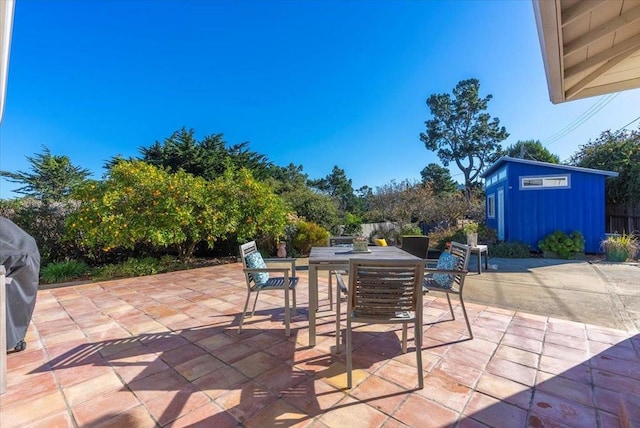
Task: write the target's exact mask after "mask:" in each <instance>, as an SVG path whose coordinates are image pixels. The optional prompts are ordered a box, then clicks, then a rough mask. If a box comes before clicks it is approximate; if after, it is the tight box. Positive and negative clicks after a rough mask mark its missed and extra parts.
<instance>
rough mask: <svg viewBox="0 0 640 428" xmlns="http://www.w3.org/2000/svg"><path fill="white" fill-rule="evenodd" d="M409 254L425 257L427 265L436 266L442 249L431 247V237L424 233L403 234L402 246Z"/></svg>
mask: <svg viewBox="0 0 640 428" xmlns="http://www.w3.org/2000/svg"><path fill="white" fill-rule="evenodd" d="M400 248H402V249H403V250H404V251H406V252H407V253H409V254H413V255H414V256H416V257H420V258H421V259H425V260H426V261H427V262H426V265H427V267H429V266H435V265H436V263H437V262H438V257H440V251H439V250H436V249H433V248H429V237H428V236H424V235H403V236H402V246H401V247H400Z"/></svg>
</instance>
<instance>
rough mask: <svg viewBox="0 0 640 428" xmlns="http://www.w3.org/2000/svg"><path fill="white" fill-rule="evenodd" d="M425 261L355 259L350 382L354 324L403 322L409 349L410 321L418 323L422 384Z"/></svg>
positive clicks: (352, 264)
mask: <svg viewBox="0 0 640 428" xmlns="http://www.w3.org/2000/svg"><path fill="white" fill-rule="evenodd" d="M423 277H424V261H422V260H418V261H414V260H380V259H368V260H363V259H352V260H351V261H350V263H349V287H348V288H349V291H348V309H347V332H346V342H347V356H346V357H347V386H348V388H351V386H352V375H351V372H352V369H353V364H352V358H351V354H352V346H351V335H352V324H353V323H365V324H402V352H405V353H406V352H407V325H408V324H413V325H414V342H415V348H416V360H417V369H418V385H419V387H420V388H421V389H422V388H423V387H424V378H423V372H422V282H423Z"/></svg>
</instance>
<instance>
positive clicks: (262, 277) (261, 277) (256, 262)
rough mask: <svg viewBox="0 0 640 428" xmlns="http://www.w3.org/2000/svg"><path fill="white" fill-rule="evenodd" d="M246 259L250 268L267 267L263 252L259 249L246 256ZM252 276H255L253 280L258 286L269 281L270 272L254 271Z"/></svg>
mask: <svg viewBox="0 0 640 428" xmlns="http://www.w3.org/2000/svg"><path fill="white" fill-rule="evenodd" d="M245 261H246V262H247V267H248V268H249V269H265V268H266V267H267V264H266V263H265V262H264V259H263V258H262V254H260V253H259V252H257V251H256V252H255V253H251V254H249V255H248V256H247V257H245ZM251 276H253V281H254V282H255V283H256V285H257V286H259V285H262V284H264V283H266V282H267V281H269V272H255V273H252V274H251Z"/></svg>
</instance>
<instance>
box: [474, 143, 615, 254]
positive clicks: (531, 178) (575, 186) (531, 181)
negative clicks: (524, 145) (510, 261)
mask: <svg viewBox="0 0 640 428" xmlns="http://www.w3.org/2000/svg"><path fill="white" fill-rule="evenodd" d="M617 175H618V173H617V172H612V171H601V170H597V169H589V168H579V167H575V166H567V165H557V164H552V163H547V162H537V161H531V160H526V159H516V158H511V157H506V156H505V157H502V158H500V159H499V160H498V161H497V162H496V163H494V164H493V165H491V166H490V167H489V168H488V169H487V170H486V171H485V172H484V174H482V177H483V178H484V179H485V191H486V210H487V211H486V212H487V226H488V227H490V228H492V229H495V230H497V231H498V239H499V240H501V241H507V242H508V241H512V242H513V241H520V242H524V243H525V244H529V245H530V246H531V248H534V249H535V248H538V241H539V240H541V239H543V238H544V237H545V236H547V235H548V234H550V233H553V232H555V231H556V230H560V231H562V232H565V233H571V232H573V231H574V230H578V231H580V232H581V233H582V234H583V235H584V239H585V251H586V252H588V253H597V252H600V251H601V250H600V241H601V240H602V239H603V238H604V237H605V192H604V180H605V178H606V177H616V176H617Z"/></svg>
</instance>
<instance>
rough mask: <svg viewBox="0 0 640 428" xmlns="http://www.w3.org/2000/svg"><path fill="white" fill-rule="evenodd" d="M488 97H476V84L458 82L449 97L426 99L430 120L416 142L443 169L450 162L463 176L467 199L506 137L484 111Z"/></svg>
mask: <svg viewBox="0 0 640 428" xmlns="http://www.w3.org/2000/svg"><path fill="white" fill-rule="evenodd" d="M491 98H492V96H491V95H487V96H486V97H484V98H481V97H480V81H479V80H477V79H468V80H462V81H460V82H458V84H457V85H456V87H455V88H454V89H453V98H452V97H451V95H449V94H434V95H431V96H430V97H429V98H428V99H427V106H429V109H430V111H431V116H432V119H430V120H427V121H426V122H425V125H426V128H427V130H426V132H424V133H421V134H420V140H422V142H423V143H424V144H425V147H426V148H427V149H428V150H432V151H436V152H437V154H438V157H439V158H440V160H441V161H442V164H443V165H444V166H449V163H451V162H454V163H455V164H456V165H457V167H458V168H459V169H460V171H462V173H463V174H464V182H465V188H466V189H467V198H468V199H470V198H471V193H470V192H471V189H472V188H473V183H475V182H476V181H477V179H478V178H479V176H480V174H481V173H482V171H483V170H484V169H485V168H486V167H487V166H489V165H490V164H491V163H492V162H494V161H495V160H497V158H498V156H499V154H500V142H501V141H503V140H505V139H506V138H507V137H508V136H509V134H508V133H507V131H506V129H505V128H504V127H501V126H500V120H499V119H498V118H493V119H492V118H491V116H490V115H489V114H488V113H486V112H485V110H487V105H488V103H489V101H490V100H491Z"/></svg>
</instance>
